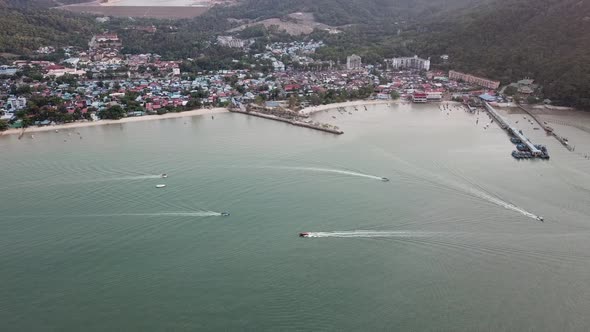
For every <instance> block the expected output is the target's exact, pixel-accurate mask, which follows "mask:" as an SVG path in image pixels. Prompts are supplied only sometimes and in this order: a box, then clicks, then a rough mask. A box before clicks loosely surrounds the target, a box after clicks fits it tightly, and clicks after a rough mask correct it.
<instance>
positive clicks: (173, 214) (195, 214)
mask: <svg viewBox="0 0 590 332" xmlns="http://www.w3.org/2000/svg"><path fill="white" fill-rule="evenodd" d="M222 215H223V214H222V213H221V212H215V211H191V212H156V213H112V214H86V215H78V216H72V217H89V218H90V217H127V216H129V217H220V216H222Z"/></svg>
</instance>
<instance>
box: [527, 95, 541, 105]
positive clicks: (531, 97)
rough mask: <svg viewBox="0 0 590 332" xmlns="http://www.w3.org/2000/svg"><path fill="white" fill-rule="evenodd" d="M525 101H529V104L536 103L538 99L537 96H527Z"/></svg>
mask: <svg viewBox="0 0 590 332" xmlns="http://www.w3.org/2000/svg"><path fill="white" fill-rule="evenodd" d="M526 102H527V103H529V104H536V103H538V102H539V99H538V98H537V97H535V96H528V97H527V98H526Z"/></svg>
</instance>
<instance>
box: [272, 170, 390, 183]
mask: <svg viewBox="0 0 590 332" xmlns="http://www.w3.org/2000/svg"><path fill="white" fill-rule="evenodd" d="M272 168H275V169H290V170H296V171H310V172H322V173H334V174H343V175H350V176H357V177H362V178H367V179H373V180H379V181H383V178H382V177H380V176H376V175H369V174H364V173H359V172H353V171H347V170H342V169H332V168H319V167H289V166H277V167H272Z"/></svg>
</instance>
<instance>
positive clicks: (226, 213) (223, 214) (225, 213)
mask: <svg viewBox="0 0 590 332" xmlns="http://www.w3.org/2000/svg"><path fill="white" fill-rule="evenodd" d="M221 215H222V216H223V217H228V216H229V212H221Z"/></svg>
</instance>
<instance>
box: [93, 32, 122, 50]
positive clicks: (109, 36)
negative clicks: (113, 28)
mask: <svg viewBox="0 0 590 332" xmlns="http://www.w3.org/2000/svg"><path fill="white" fill-rule="evenodd" d="M121 46H122V43H121V40H120V39H119V36H117V34H116V33H105V34H100V35H95V36H92V39H91V40H90V42H89V43H88V47H90V49H93V50H94V49H101V48H112V49H118V48H120V47H121Z"/></svg>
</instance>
